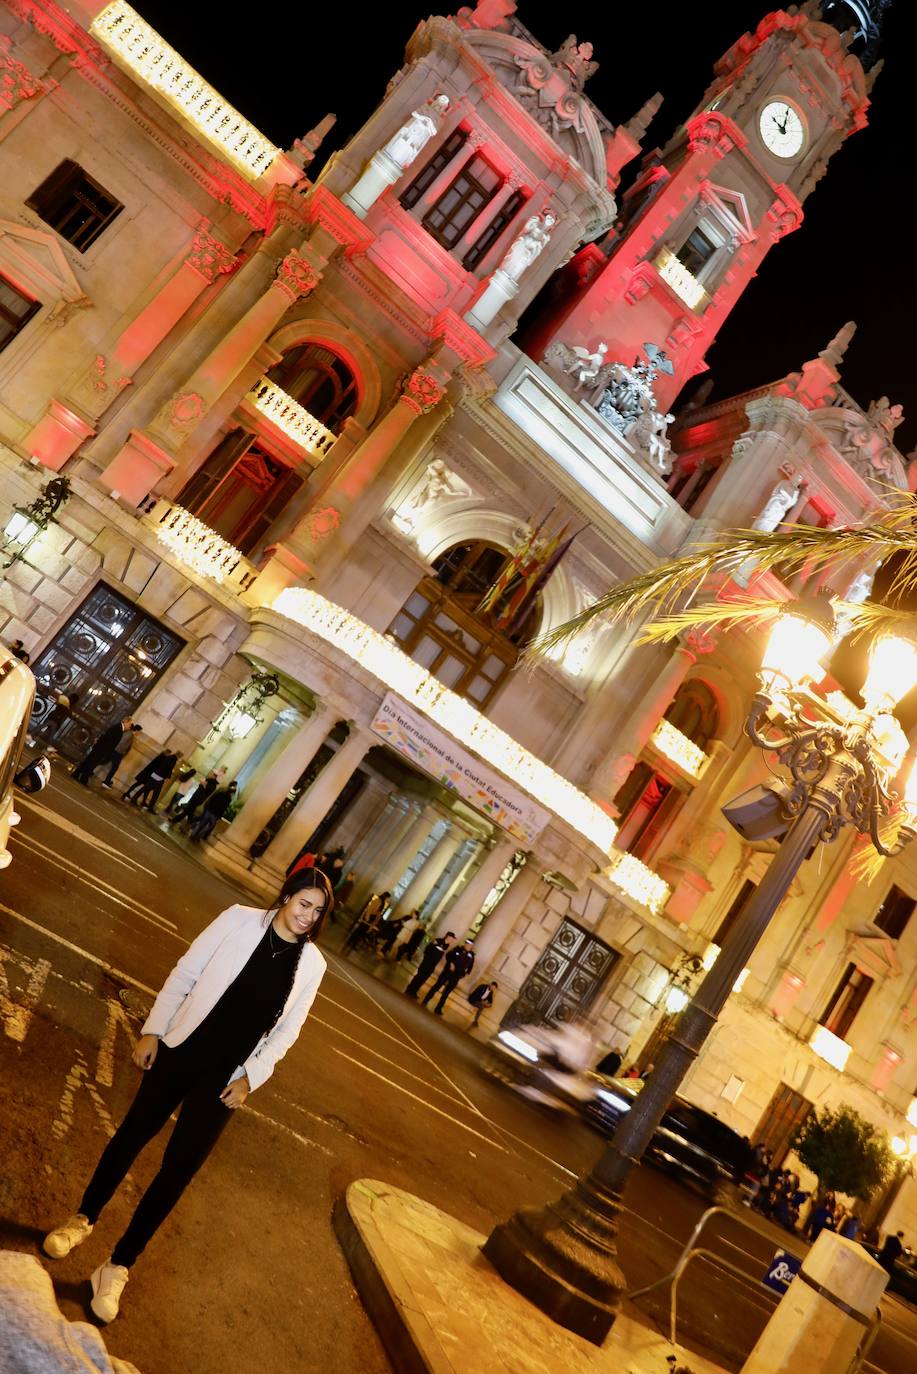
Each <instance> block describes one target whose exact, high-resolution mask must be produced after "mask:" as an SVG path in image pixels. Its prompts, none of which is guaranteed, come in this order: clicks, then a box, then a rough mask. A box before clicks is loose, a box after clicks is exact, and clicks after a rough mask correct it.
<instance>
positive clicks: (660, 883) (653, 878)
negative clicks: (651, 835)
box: [605, 852, 672, 916]
mask: <svg viewBox="0 0 917 1374" xmlns="http://www.w3.org/2000/svg"><path fill="white" fill-rule="evenodd" d="M605 876H606V877H607V878H609V879H610V881H611V882H613V883H614V885H615V887H619V888H620V889H621V891H622V892H624V893H626V894H627V896H628V897H631V898H633V900H634V901H635V902H639V904H640V905H641V906H645V907H646V908H647V909H648V910H649V911H651V912H652V913H653V915H654V916H658V914H659V913H660V911H662V909H663V907H664V906H665V904H666V902H667V901H668V900H669V897H670V896H671V895H672V889H671V888H670V887H669V885H668V883H667V882H665V881H664V880H663V879H662V878H660V877H659V874H658V873H654V872H653V870H652V869H651V868H647V866H646V864H644V863H641V862H640V860H639V859H638V858H637V857H636V855H634V854H625V853H623V852H622V853H619V854H615V855H614V856H613V857H612V861H611V864H610V865H609V866H608V868H607V869H606V870H605Z"/></svg>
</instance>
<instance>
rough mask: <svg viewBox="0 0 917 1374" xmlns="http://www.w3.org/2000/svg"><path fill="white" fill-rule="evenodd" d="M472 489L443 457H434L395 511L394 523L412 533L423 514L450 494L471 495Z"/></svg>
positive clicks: (404, 530) (403, 531) (405, 532)
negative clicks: (448, 465) (406, 497)
mask: <svg viewBox="0 0 917 1374" xmlns="http://www.w3.org/2000/svg"><path fill="white" fill-rule="evenodd" d="M471 495H472V490H471V487H469V485H468V483H467V482H466V481H464V479H463V478H461V477H459V475H458V473H457V472H453V471H452V469H451V468H450V467H447V466H446V464H445V463H444V462H443V460H442V458H434V459H433V461H432V462H431V463H428V464H427V467H426V470H425V472H424V474H423V476H422V478H421V479H420V481H419V482H418V483H417V485H416V487H415V488H414V490H413V491H412V492H411V494H410V496H409V497H408V499H407V500H406V501H405V502H403V504H402V505H401V506H399V508H398V510H397V511H396V512H395V514H394V516H393V517H392V518H393V523H394V524H395V525H396V526H397V528H398V529H399V530H401V531H402V533H404V534H412V533H413V531H414V530H415V528H416V526H417V522H418V520H419V518H420V516H421V515H423V514H424V513H425V512H426V511H428V510H429V509H430V508H431V507H432V506H435V505H438V504H439V502H440V501H444V500H446V499H447V498H448V497H450V496H463V497H467V496H471Z"/></svg>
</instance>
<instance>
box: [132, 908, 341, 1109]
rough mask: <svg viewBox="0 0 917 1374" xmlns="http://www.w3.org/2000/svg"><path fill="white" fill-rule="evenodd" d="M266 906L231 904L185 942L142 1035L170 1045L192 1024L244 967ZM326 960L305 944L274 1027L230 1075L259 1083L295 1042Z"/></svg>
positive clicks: (182, 1037) (261, 929)
mask: <svg viewBox="0 0 917 1374" xmlns="http://www.w3.org/2000/svg"><path fill="white" fill-rule="evenodd" d="M266 915H267V912H266V911H264V910H259V909H258V908H257V907H252V906H231V907H228V908H227V910H226V911H223V912H221V913H220V915H219V916H218V917H217V918H216V920H215V921H211V923H210V925H209V926H206V927H205V929H204V930H202V931H201V933H200V935H199V936H198V937H197V939H196V940H195V941H194V942H193V943H192V944H191V945H189V947H188V949H187V951H186V953H184V954H183V955H182V957H181V958H180V959H179V961H178V963H177V964H176V965H175V967H174V969H173V970H172V972H171V973H170V974H169V976H168V978H167V979H166V981H165V982H164V983H163V985H162V991H161V992H160V994H159V996H158V997H157V998H156V1001H155V1002H154V1003H153V1009H152V1011H151V1012H150V1014H149V1016H148V1017H147V1019H146V1021H145V1022H144V1025H143V1034H144V1035H156V1036H158V1037H159V1039H160V1040H162V1041H163V1042H164V1043H165V1044H166V1045H168V1046H169V1048H170V1049H174V1048H175V1046H176V1045H180V1044H181V1043H182V1041H183V1040H187V1038H188V1036H189V1035H190V1034H191V1032H192V1031H193V1030H195V1029H196V1028H197V1027H198V1026H199V1025H200V1024H201V1022H202V1021H203V1020H204V1018H205V1017H206V1016H207V1015H208V1013H209V1012H211V1011H212V1010H213V1008H214V1007H215V1006H216V1004H217V1002H218V1001H219V999H220V997H221V996H222V995H223V993H224V992H225V991H226V989H227V988H228V987H229V985H230V983H232V982H233V981H234V980H235V979H236V978H237V977H238V976H239V974H240V973H241V972H242V970H243V968H244V967H245V965H246V964H247V963H248V960H249V958H250V957H251V955H252V954H253V953H254V951H255V950H256V949H257V947H258V942H259V941H260V940H261V939H262V937H263V936H264V933H265V931H266V929H267V925H266V922H265V916H266ZM326 968H327V964H326V962H325V958H324V955H323V954H322V953H321V951H320V950H319V949H318V947H317V945H314V944H311V943H308V944H306V945H305V946H304V947H303V951H302V953H301V955H300V958H299V967H298V968H297V970H296V977H295V978H294V979H293V987H292V989H291V990H290V995H289V997H288V998H287V1000H286V1003H285V1005H284V1008H283V1011H282V1012H281V1014H280V1017H279V1019H278V1021H277V1024H276V1025H275V1026H274V1028H273V1030H270V1031H268V1032H267V1034H265V1035H263V1036H262V1038H261V1039H260V1040H259V1042H258V1044H257V1045H256V1047H255V1049H254V1050H253V1051H252V1053H251V1054H250V1055H249V1057H248V1059H246V1061H245V1063H244V1064H242V1065H240V1066H239V1067H238V1068H237V1069H236V1070H235V1071H234V1072H233V1074H232V1075H231V1076H230V1079H229V1081H230V1083H231V1082H232V1081H233V1079H234V1078H241V1077H242V1074H243V1073H244V1074H247V1076H248V1081H249V1083H250V1084H251V1086H252V1090H254V1089H255V1088H260V1087H261V1084H262V1083H266V1082H267V1080H268V1079H269V1078H270V1076H271V1074H272V1073H273V1072H274V1066H275V1065H276V1064H278V1063H279V1062H280V1060H281V1059H282V1058H283V1056H284V1055H285V1054H286V1052H287V1050H288V1049H289V1048H290V1046H291V1045H292V1044H295V1042H296V1039H297V1037H298V1035H299V1032H300V1031H301V1030H302V1027H303V1022H304V1021H305V1019H306V1017H307V1016H308V1014H309V1008H310V1007H311V1006H312V1003H313V1001H314V1000H315V994H316V993H317V992H318V985H319V983H320V982H321V981H322V978H323V977H324V974H325V969H326Z"/></svg>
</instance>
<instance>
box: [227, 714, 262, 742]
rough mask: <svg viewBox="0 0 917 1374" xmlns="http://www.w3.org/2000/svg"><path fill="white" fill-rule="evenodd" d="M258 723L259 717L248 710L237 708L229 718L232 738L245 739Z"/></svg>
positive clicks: (229, 730)
mask: <svg viewBox="0 0 917 1374" xmlns="http://www.w3.org/2000/svg"><path fill="white" fill-rule="evenodd" d="M257 724H258V721H257V719H256V718H255V717H254V716H251V715H249V713H248V712H247V711H239V710H236V711H235V713H234V715H233V716H232V717H231V718H230V720H229V724H228V732H229V736H230V738H231V739H245V738H246V737H247V736H248V735H250V734H251V732H252V730H254V728H255V726H256V725H257Z"/></svg>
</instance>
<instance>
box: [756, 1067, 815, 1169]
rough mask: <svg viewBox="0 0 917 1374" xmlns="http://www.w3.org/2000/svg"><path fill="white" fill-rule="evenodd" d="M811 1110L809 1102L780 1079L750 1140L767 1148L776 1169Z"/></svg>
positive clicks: (787, 1152)
mask: <svg viewBox="0 0 917 1374" xmlns="http://www.w3.org/2000/svg"><path fill="white" fill-rule="evenodd" d="M811 1110H812V1103H811V1102H810V1101H809V1100H808V1098H806V1097H803V1095H802V1093H798V1092H795V1091H794V1090H793V1088H791V1087H790V1086H789V1084H788V1083H781V1084H780V1087H779V1088H778V1089H777V1091H776V1092H775V1093H774V1095H773V1097H772V1098H771V1100H770V1102H769V1103H768V1104H767V1108H766V1110H765V1112H764V1115H763V1116H762V1118H761V1120H760V1121H759V1122H758V1129H757V1130H756V1131H755V1134H754V1137H753V1139H754V1143H755V1144H756V1145H764V1146H765V1148H766V1149H768V1150H770V1152H771V1164H772V1165H773V1167H774V1168H775V1169H779V1168H780V1165H781V1164H782V1163H783V1161H784V1159H785V1158H786V1156H787V1155H788V1154H789V1150H790V1142H791V1141H792V1139H793V1137H794V1135H795V1134H796V1132H797V1131H798V1130H799V1127H800V1126H801V1125H802V1123H803V1122H804V1121H805V1119H806V1117H807V1116H808V1115H809V1112H810V1111H811Z"/></svg>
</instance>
